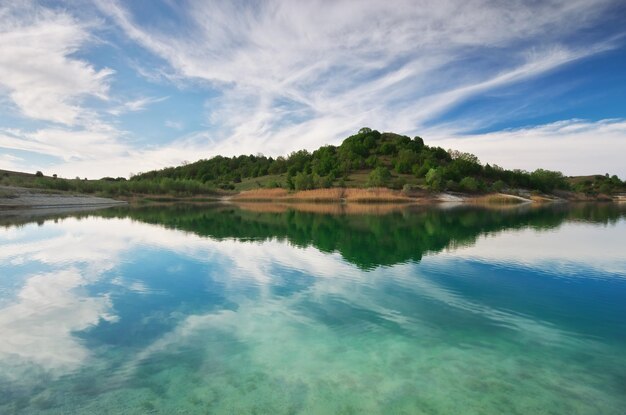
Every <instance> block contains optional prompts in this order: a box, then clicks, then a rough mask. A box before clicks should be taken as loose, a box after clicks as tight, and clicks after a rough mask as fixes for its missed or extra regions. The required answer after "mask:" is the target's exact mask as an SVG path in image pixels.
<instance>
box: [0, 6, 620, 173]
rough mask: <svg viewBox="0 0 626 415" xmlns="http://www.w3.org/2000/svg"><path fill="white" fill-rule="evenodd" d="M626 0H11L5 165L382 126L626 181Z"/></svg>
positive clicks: (1, 120) (289, 139)
mask: <svg viewBox="0 0 626 415" xmlns="http://www.w3.org/2000/svg"><path fill="white" fill-rule="evenodd" d="M624 21H626V3H625V2H624V1H623V0H545V1H531V0H525V1H521V0H520V1H518V0H510V1H494V0H464V1H460V0H454V1H449V0H432V1H431V0H419V1H418V0H406V1H404V0H389V1H385V2H382V1H379V0H359V1H356V0H350V1H342V0H333V1H321V0H309V1H306V2H296V1H290V0H284V1H279V0H267V1H174V0H152V1H148V0H144V1H115V0H68V1H64V2H59V1H45V0H41V1H28V0H23V1H18V2H16V1H11V0H0V169H8V170H18V171H26V172H35V171H37V170H41V171H43V172H44V174H48V175H51V174H58V175H59V176H63V177H76V176H79V177H81V178H82V177H88V178H90V179H95V178H100V177H104V176H114V177H117V176H124V177H129V176H130V175H132V174H137V173H140V172H145V171H149V170H152V169H159V168H163V167H167V166H172V165H179V164H181V163H184V162H193V161H196V160H198V159H206V158H210V157H212V156H215V155H218V154H221V155H227V156H231V155H238V154H257V153H263V154H265V155H268V156H270V155H271V156H278V155H286V154H289V153H290V152H291V151H295V150H299V149H303V148H304V149H308V150H315V149H316V148H318V147H319V146H322V145H325V144H335V145H338V144H340V143H341V141H342V140H343V139H344V138H345V137H347V136H349V135H351V134H353V133H355V132H356V131H358V130H359V129H360V128H361V127H365V126H367V127H370V128H373V129H377V130H379V131H393V132H396V133H400V134H406V135H409V136H411V137H413V136H415V135H419V136H421V137H423V138H424V140H425V142H426V144H428V145H433V146H441V147H443V148H445V149H449V148H453V149H459V150H463V151H468V152H471V153H474V154H476V155H477V156H478V157H479V158H480V160H481V161H482V162H483V163H487V162H489V163H491V164H494V163H495V164H498V165H500V166H502V167H505V168H520V169H525V170H530V171H532V170H534V169H536V168H539V167H542V168H547V169H551V170H560V171H562V172H563V173H564V174H566V175H586V174H598V173H599V174H604V173H610V174H617V175H618V176H620V177H621V178H622V179H626V162H625V161H624V159H625V158H626V157H625V155H626V25H624Z"/></svg>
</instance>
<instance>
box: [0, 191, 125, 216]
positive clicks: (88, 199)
mask: <svg viewBox="0 0 626 415" xmlns="http://www.w3.org/2000/svg"><path fill="white" fill-rule="evenodd" d="M120 204H126V202H123V201H119V200H113V199H108V198H104V197H96V196H88V195H72V194H69V193H56V192H48V191H45V190H39V189H27V188H23V187H8V186H0V210H8V209H41V208H46V209H51V208H72V207H101V206H113V205H120Z"/></svg>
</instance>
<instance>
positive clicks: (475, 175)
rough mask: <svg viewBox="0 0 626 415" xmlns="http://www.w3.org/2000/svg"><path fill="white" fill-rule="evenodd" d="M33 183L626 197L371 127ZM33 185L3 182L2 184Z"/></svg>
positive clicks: (602, 182)
mask: <svg viewBox="0 0 626 415" xmlns="http://www.w3.org/2000/svg"><path fill="white" fill-rule="evenodd" d="M390 171H394V172H395V173H396V174H397V175H398V177H396V178H393V179H392V177H391V173H390ZM408 175H412V176H413V177H408ZM26 176H28V177H30V178H31V179H32V180H36V182H34V181H33V182H30V183H29V184H25V185H28V186H31V185H34V184H36V185H37V186H40V187H44V188H50V189H56V190H70V191H77V192H86V193H94V192H98V193H103V194H107V195H112V196H115V195H128V194H137V193H138V194H171V195H181V196H182V195H194V194H209V193H211V192H214V191H215V190H216V189H223V190H232V189H235V187H236V188H237V189H249V188H254V187H255V183H257V185H256V187H257V188H258V187H268V186H269V187H273V186H281V187H285V188H287V189H289V190H305V189H314V188H324V187H331V186H345V185H346V182H348V183H349V185H352V186H363V185H367V186H388V187H394V188H402V186H403V185H404V183H406V182H407V180H408V181H409V182H410V183H412V184H417V183H419V184H422V183H423V184H425V186H426V187H427V188H428V189H430V190H433V191H442V190H444V189H448V190H463V191H467V192H479V191H484V190H486V189H490V190H492V191H502V190H504V189H527V190H531V191H539V192H553V191H556V190H568V189H572V188H573V190H575V191H578V192H584V193H587V194H591V195H597V194H607V195H610V194H614V193H617V192H624V191H626V187H625V185H624V183H623V182H622V181H621V180H620V179H619V178H618V177H617V176H609V175H608V174H607V175H603V176H600V175H598V176H590V177H589V178H588V179H585V180H582V181H574V180H571V179H567V178H565V177H564V176H563V175H562V174H561V173H559V172H554V171H549V170H543V169H538V170H535V171H534V172H532V173H529V172H526V171H523V170H506V169H503V168H501V167H499V166H497V165H490V164H486V165H484V166H483V165H482V164H481V163H480V160H479V159H478V158H477V157H476V156H475V155H473V154H470V153H465V152H460V151H455V150H449V151H446V150H444V149H443V148H441V147H430V146H427V145H425V144H424V140H423V139H422V138H421V137H419V136H416V137H414V138H413V139H411V138H410V137H408V136H405V135H400V134H394V133H381V132H379V131H376V130H372V129H371V128H367V127H364V128H361V129H360V130H359V132H358V133H357V134H354V135H351V136H350V137H347V138H346V139H345V140H344V141H343V142H342V143H341V145H339V146H334V145H326V146H323V147H320V148H319V149H317V150H315V151H313V152H312V153H311V152H309V151H307V150H300V151H295V152H292V153H291V154H289V155H288V156H285V157H283V156H279V157H276V158H272V157H266V156H264V155H262V154H256V155H240V156H236V157H223V156H216V157H213V158H211V159H208V160H206V159H205V160H199V161H197V162H195V163H185V164H183V165H181V166H178V167H168V168H164V169H161V170H154V171H149V172H146V173H141V174H137V175H135V176H133V177H132V178H131V179H130V180H128V181H126V180H125V179H124V178H120V177H118V178H112V177H103V178H102V179H101V180H96V181H87V180H84V181H81V180H79V179H78V178H77V180H66V179H57V180H56V181H55V182H54V183H53V182H52V180H51V179H50V178H46V177H44V175H43V173H41V172H37V174H36V177H33V176H32V175H26ZM355 177H357V179H355ZM257 178H258V180H257ZM366 178H367V179H366ZM422 178H423V179H424V180H422ZM31 179H28V180H31ZM270 179H271V180H270ZM28 180H27V179H24V178H19V179H17V178H6V176H5V177H0V183H2V184H5V182H22V181H28ZM570 182H571V184H570ZM235 184H236V186H235ZM16 185H20V184H19V183H16Z"/></svg>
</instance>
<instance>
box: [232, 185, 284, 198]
mask: <svg viewBox="0 0 626 415" xmlns="http://www.w3.org/2000/svg"><path fill="white" fill-rule="evenodd" d="M288 194H289V192H288V191H287V190H286V189H280V188H274V189H253V190H246V191H244V192H241V193H239V194H237V195H235V196H233V200H240V201H255V200H259V201H264V200H274V199H278V198H281V197H284V196H286V195H288Z"/></svg>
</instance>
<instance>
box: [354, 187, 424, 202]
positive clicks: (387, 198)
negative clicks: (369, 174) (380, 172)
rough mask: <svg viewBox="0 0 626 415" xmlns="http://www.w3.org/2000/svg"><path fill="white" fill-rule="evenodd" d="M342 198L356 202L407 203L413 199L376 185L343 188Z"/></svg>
mask: <svg viewBox="0 0 626 415" xmlns="http://www.w3.org/2000/svg"><path fill="white" fill-rule="evenodd" d="M344 199H345V200H346V202H357V203H407V202H414V201H415V199H413V198H411V197H408V196H406V195H404V194H403V193H402V192H400V191H398V190H392V189H387V188H385V187H376V188H371V189H356V188H348V189H345V193H344Z"/></svg>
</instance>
